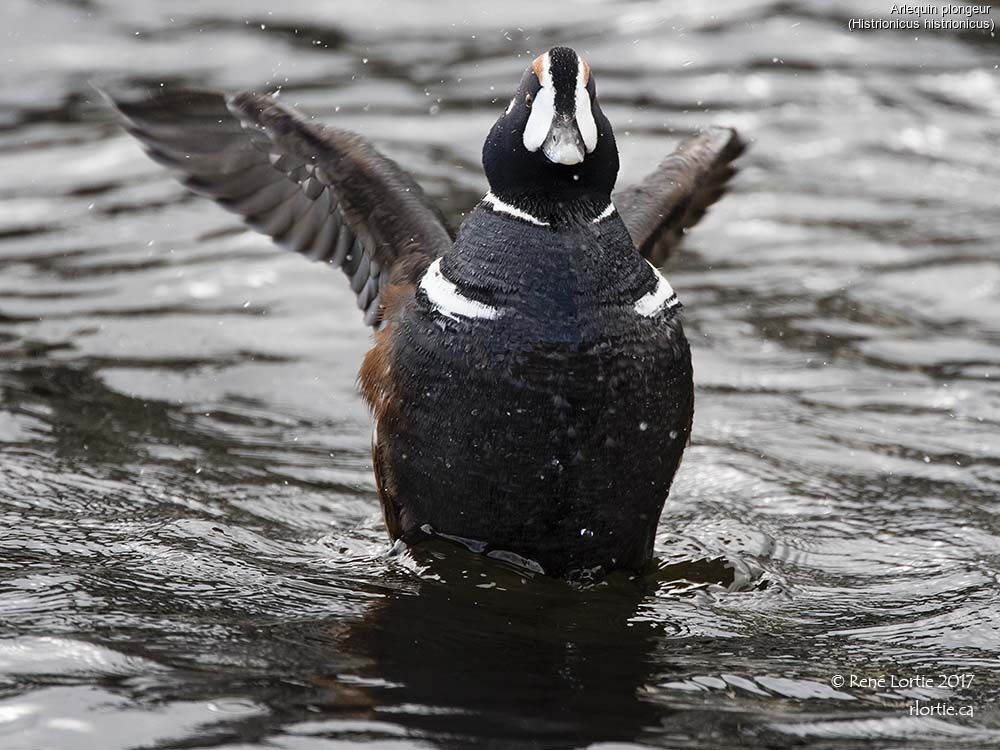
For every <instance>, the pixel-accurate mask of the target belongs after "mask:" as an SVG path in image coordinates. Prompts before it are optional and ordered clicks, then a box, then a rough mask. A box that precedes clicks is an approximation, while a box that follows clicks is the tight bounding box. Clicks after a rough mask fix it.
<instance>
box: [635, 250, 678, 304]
mask: <svg viewBox="0 0 1000 750" xmlns="http://www.w3.org/2000/svg"><path fill="white" fill-rule="evenodd" d="M646 262H647V263H649V261H646ZM649 267H650V268H652V269H653V273H655V274H656V288H655V289H654V290H653V291H651V292H649V293H648V294H644V295H642V296H641V297H640V298H639V299H637V300H636V301H635V311H636V312H637V313H639V315H641V316H642V317H644V318H651V317H653V316H654V315H656V314H657V313H658V312H660V310H662V309H664V308H666V309H668V310H669V309H670V308H672V307H677V305H679V304H680V303H681V301H680V300H679V299H677V295H676V294H674V289H673V287H672V286H670V282H669V281H667V279H666V277H665V276H664V275H663V274H662V273H660V271H659V269H658V268H657V267H656V266H654V265H653V264H652V263H649Z"/></svg>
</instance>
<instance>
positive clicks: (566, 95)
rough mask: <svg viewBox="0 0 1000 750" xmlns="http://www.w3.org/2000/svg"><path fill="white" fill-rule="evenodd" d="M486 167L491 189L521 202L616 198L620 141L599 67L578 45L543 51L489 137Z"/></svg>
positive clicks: (499, 194) (485, 148)
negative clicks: (602, 95)
mask: <svg viewBox="0 0 1000 750" xmlns="http://www.w3.org/2000/svg"><path fill="white" fill-rule="evenodd" d="M483 167H484V169H485V171H486V177H487V179H488V180H489V182H490V190H491V192H492V193H493V194H494V195H497V196H498V197H500V198H502V199H503V200H505V201H508V202H511V203H513V204H514V205H524V204H526V203H527V204H529V205H535V206H537V205H538V204H539V203H542V204H544V203H546V202H547V201H556V202H564V201H567V200H573V199H576V198H581V197H582V198H592V199H593V200H595V201H604V202H605V203H606V202H607V201H608V200H609V199H610V195H611V191H612V190H613V189H614V185H615V180H616V178H617V176H618V148H617V146H616V145H615V137H614V133H613V132H612V130H611V123H610V122H608V119H607V118H606V117H605V116H604V113H603V112H602V111H601V107H600V104H598V101H597V87H596V83H595V81H594V75H593V72H592V71H591V69H590V66H589V65H588V64H587V63H586V61H585V60H584V59H583V58H582V57H580V56H579V55H578V54H577V53H576V52H575V51H574V50H572V49H570V48H569V47H553V48H552V49H550V50H549V51H548V52H546V53H545V54H544V55H540V56H538V57H537V58H535V60H534V62H532V64H531V66H530V67H529V68H528V69H527V70H526V71H525V73H524V76H523V77H522V78H521V83H520V85H519V86H518V88H517V93H515V94H514V98H513V99H511V101H510V105H509V106H508V107H507V110H506V111H505V112H504V113H503V114H502V115H501V116H500V119H498V120H497V121H496V124H495V125H494V126H493V129H492V130H490V134H489V136H487V138H486V143H485V144H484V145H483Z"/></svg>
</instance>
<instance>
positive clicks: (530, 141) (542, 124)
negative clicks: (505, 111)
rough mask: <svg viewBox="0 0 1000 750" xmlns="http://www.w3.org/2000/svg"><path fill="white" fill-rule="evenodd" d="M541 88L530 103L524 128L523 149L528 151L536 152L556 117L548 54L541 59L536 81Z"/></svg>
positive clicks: (554, 92) (554, 91) (554, 95)
mask: <svg viewBox="0 0 1000 750" xmlns="http://www.w3.org/2000/svg"><path fill="white" fill-rule="evenodd" d="M538 81H539V83H541V84H542V87H541V88H540V89H539V90H538V93H537V94H535V98H534V100H533V101H532V102H531V114H530V115H528V123H527V125H525V126H524V136H523V138H522V140H523V141H524V147H525V148H526V149H528V151H537V150H538V149H540V148H541V147H542V143H544V142H545V136H547V135H548V134H549V130H550V129H551V128H552V120H553V118H555V116H556V90H555V87H554V86H553V85H552V75H551V74H550V73H549V53H548V52H546V53H545V56H544V57H543V58H542V75H541V77H540V78H539V79H538Z"/></svg>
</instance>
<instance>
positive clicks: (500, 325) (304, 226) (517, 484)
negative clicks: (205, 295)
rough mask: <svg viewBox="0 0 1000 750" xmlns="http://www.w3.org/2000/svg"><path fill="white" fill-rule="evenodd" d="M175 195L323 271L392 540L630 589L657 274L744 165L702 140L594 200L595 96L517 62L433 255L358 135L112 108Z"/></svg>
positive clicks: (668, 331)
mask: <svg viewBox="0 0 1000 750" xmlns="http://www.w3.org/2000/svg"><path fill="white" fill-rule="evenodd" d="M113 104H114V106H115V107H117V109H118V110H119V112H120V113H121V115H122V116H123V118H124V125H125V127H126V128H127V130H128V131H129V132H130V133H131V134H132V135H134V136H135V137H136V138H138V139H139V140H140V141H141V142H142V143H143V144H144V145H145V147H146V149H147V151H148V153H149V154H150V155H151V156H152V157H153V158H154V159H156V160H157V161H159V162H161V163H163V164H165V165H167V166H169V167H171V168H174V169H176V170H179V171H180V172H181V173H182V175H183V181H184V183H185V184H186V185H187V186H188V187H189V188H191V189H192V190H194V191H195V192H197V193H200V194H202V195H206V196H208V197H210V198H212V199H214V200H216V201H217V202H219V203H220V204H221V205H223V206H224V207H225V208H227V209H229V210H231V211H233V212H235V213H237V214H239V215H241V216H242V217H243V218H244V219H245V220H246V221H247V223H248V224H249V225H250V226H252V227H254V228H255V229H257V230H259V231H261V232H263V233H265V234H267V235H269V236H271V237H272V238H274V240H275V241H276V242H278V243H279V244H281V245H283V246H284V247H287V248H289V249H291V250H294V251H296V252H299V253H302V254H303V255H306V256H308V257H310V258H313V259H315V260H320V261H323V262H325V263H327V264H329V265H332V266H337V267H340V268H341V269H342V270H343V271H344V272H345V273H346V274H347V276H348V278H349V279H350V284H351V288H352V290H353V291H354V293H355V294H356V295H357V300H358V305H359V307H360V308H361V309H362V311H363V312H364V315H365V320H366V321H367V323H368V324H370V325H372V326H373V327H374V328H375V329H376V332H375V344H374V346H373V347H372V349H371V350H370V351H369V352H368V354H367V356H366V357H365V359H364V363H363V365H362V367H361V373H360V377H359V381H360V385H361V391H362V393H363V395H364V397H365V399H366V400H367V402H368V404H369V405H370V407H371V409H372V412H373V415H374V422H375V429H374V435H373V440H372V456H373V462H374V468H375V475H376V480H377V485H378V492H379V496H380V498H381V502H382V509H383V512H384V515H385V522H386V526H387V528H388V531H389V534H390V536H391V537H392V538H393V539H404V540H407V541H410V542H414V541H418V540H419V539H420V538H422V536H423V535H425V534H428V533H436V534H441V535H444V536H448V537H452V538H457V539H461V540H467V541H468V540H475V541H477V542H479V543H481V545H482V546H483V548H484V549H485V550H486V551H487V553H488V554H493V555H495V556H498V557H506V558H507V559H520V560H522V561H524V562H527V561H530V562H529V564H534V565H537V566H540V567H541V569H542V570H544V571H545V572H546V573H548V574H551V575H560V576H562V575H569V574H572V573H574V572H576V571H594V570H603V571H605V572H609V571H612V570H615V569H632V570H637V569H641V568H642V567H643V566H644V565H646V564H647V563H648V561H649V559H650V557H651V554H652V545H653V538H654V534H655V531H656V526H657V520H658V518H659V515H660V511H661V510H662V508H663V504H664V501H665V500H666V498H667V493H668V492H669V490H670V485H671V482H672V480H673V478H674V474H675V472H676V471H677V467H678V465H679V463H680V460H681V455H682V454H683V452H684V447H685V445H686V444H687V441H688V437H689V435H690V432H691V421H692V415H693V410H694V388H693V383H692V366H691V353H690V349H689V348H688V342H687V339H686V338H685V336H684V329H683V326H682V323H681V304H680V301H679V300H678V298H677V296H676V295H675V294H674V291H673V289H672V288H671V286H670V284H669V283H668V282H667V280H666V279H665V278H664V276H663V275H662V274H661V273H660V272H659V271H658V270H657V268H656V266H658V265H660V264H661V263H662V261H663V260H665V259H666V256H667V254H668V253H669V251H670V249H671V248H673V247H674V246H675V245H676V244H677V242H678V241H679V239H680V237H681V235H682V234H683V233H684V231H685V230H686V229H687V228H689V227H690V226H692V225H693V224H695V223H696V222H697V221H698V220H699V219H700V218H701V216H702V215H703V214H704V212H705V210H706V209H707V207H708V206H709V205H711V204H712V203H713V202H714V201H715V200H716V199H717V198H718V197H719V196H720V195H721V194H722V192H723V191H724V189H725V186H726V183H727V181H728V179H729V178H730V176H731V175H732V174H733V173H734V169H733V167H732V165H731V162H732V160H733V159H735V158H736V157H737V156H738V155H739V154H740V153H741V152H742V150H743V144H742V142H741V141H740V139H739V137H738V136H737V135H736V133H735V131H733V130H730V129H724V128H713V129H709V130H706V131H704V132H702V133H700V134H697V135H695V136H692V137H690V138H688V139H687V140H685V141H684V142H682V143H681V145H680V146H679V147H678V149H677V150H676V151H675V152H674V153H673V154H671V155H670V156H668V157H667V158H666V159H665V160H664V161H663V162H662V163H661V164H660V165H659V166H658V167H657V168H656V169H655V170H654V171H653V172H652V173H651V174H650V175H649V176H647V177H646V178H645V179H644V180H643V181H642V182H640V183H639V184H637V185H635V186H634V187H630V188H627V189H625V190H621V191H618V192H614V193H613V191H614V187H615V181H616V178H617V175H618V150H617V147H616V144H615V137H614V133H613V131H612V128H611V124H610V123H609V122H608V119H607V118H606V117H605V115H604V113H603V112H602V111H601V107H600V104H599V103H598V99H597V89H596V83H595V76H594V75H593V73H592V71H591V70H590V67H589V66H588V64H587V63H586V62H585V61H584V60H583V59H582V58H581V57H580V56H579V55H577V53H576V52H575V51H573V50H572V49H569V48H568V47H555V48H553V49H551V50H549V51H548V52H546V53H545V54H543V55H541V56H539V57H538V58H537V59H535V60H534V62H533V63H532V65H531V67H529V68H528V70H526V71H525V73H524V76H523V78H522V79H521V82H520V85H519V86H518V89H517V92H516V93H515V95H514V97H513V99H511V101H510V104H509V106H507V108H506V110H505V111H504V113H503V114H502V115H501V116H500V118H499V119H498V120H497V121H496V124H494V126H493V128H492V130H491V131H490V133H489V135H488V136H487V138H486V142H485V145H484V147H483V166H484V168H485V172H486V177H487V179H488V181H489V185H490V191H489V192H488V193H487V194H486V196H485V197H484V198H483V199H482V201H481V202H480V203H479V205H478V206H476V207H475V208H474V209H473V210H472V211H471V212H470V213H469V214H468V215H467V217H466V218H465V221H464V222H463V223H462V225H461V227H460V228H459V230H458V232H457V234H454V235H453V233H452V230H451V229H450V228H449V227H448V225H447V223H446V221H445V219H444V218H443V216H442V214H441V213H440V211H439V210H438V209H437V208H436V207H435V206H434V205H433V203H432V202H431V201H430V200H429V199H428V198H427V196H426V195H425V194H424V192H423V191H422V190H421V188H420V187H419V186H418V185H417V183H416V182H415V181H414V180H413V178H412V177H410V176H409V175H408V174H407V173H406V172H405V171H403V170H402V169H401V168H400V167H399V166H398V165H397V164H395V163H394V162H392V161H390V160H389V159H387V158H386V157H384V156H382V155H381V154H380V153H379V152H378V151H377V150H376V149H375V148H374V147H372V146H371V145H370V144H369V143H368V142H367V141H365V140H364V139H363V138H362V137H361V136H359V135H357V134H354V133H351V132H347V131H344V130H338V129H335V128H330V127H324V126H322V125H320V124H318V123H316V122H314V121H312V120H309V119H307V118H305V117H303V116H302V115H300V114H298V113H297V112H295V111H294V110H292V109H290V108H288V107H285V106H283V105H281V104H279V103H278V102H277V101H276V100H275V99H274V98H272V97H270V96H264V95H258V94H255V93H251V92H243V93H238V94H235V95H225V94H222V93H218V92H214V91H203V90H187V89H184V90H169V89H161V90H157V91H156V92H154V93H153V94H152V95H150V96H147V97H143V98H140V99H133V100H126V99H114V100H113Z"/></svg>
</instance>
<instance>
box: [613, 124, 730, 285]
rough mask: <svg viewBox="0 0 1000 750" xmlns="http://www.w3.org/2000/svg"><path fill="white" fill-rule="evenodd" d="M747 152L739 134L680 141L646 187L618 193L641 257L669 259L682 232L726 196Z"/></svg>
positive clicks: (726, 131) (715, 131)
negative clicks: (737, 160) (738, 163)
mask: <svg viewBox="0 0 1000 750" xmlns="http://www.w3.org/2000/svg"><path fill="white" fill-rule="evenodd" d="M744 148H745V144H744V143H743V141H742V140H740V137H739V135H737V133H736V131H735V130H732V129H730V128H710V129H708V130H706V131H704V132H702V133H699V134H698V135H695V136H692V137H691V138H688V139H687V140H685V141H683V142H681V144H680V145H679V146H678V147H677V150H676V151H674V152H673V153H672V154H670V156H668V157H667V158H666V159H664V160H663V161H662V162H660V165H659V166H658V167H657V168H656V169H655V170H654V171H653V172H652V173H650V174H649V175H647V176H646V178H645V179H644V180H643V181H642V182H640V183H639V184H637V185H631V186H629V187H627V188H625V189H624V190H621V191H619V192H617V193H616V194H615V196H614V201H615V207H616V208H617V209H618V213H619V214H620V215H621V217H622V220H623V221H624V222H625V226H626V227H628V231H629V233H630V234H631V235H632V240H633V241H634V242H635V246H636V247H637V248H639V252H641V253H642V255H643V257H645V258H646V259H647V260H649V261H650V262H651V263H653V264H654V265H656V266H659V265H662V264H663V263H664V261H666V259H667V258H668V257H670V254H671V252H673V249H674V248H675V247H676V246H677V243H678V242H680V239H681V237H682V236H683V235H684V231H685V230H686V229H688V228H689V227H692V226H694V225H695V224H697V223H698V221H699V220H700V219H701V217H702V216H704V215H705V211H706V210H708V207H709V206H711V205H712V204H713V203H715V201H717V200H718V199H719V197H720V196H721V195H722V194H723V193H724V192H725V191H726V183H727V182H728V180H729V178H730V177H732V176H733V175H734V174H735V173H736V168H735V167H734V166H733V165H732V161H733V160H734V159H735V158H736V157H737V156H739V155H740V154H742V153H743V150H744Z"/></svg>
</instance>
